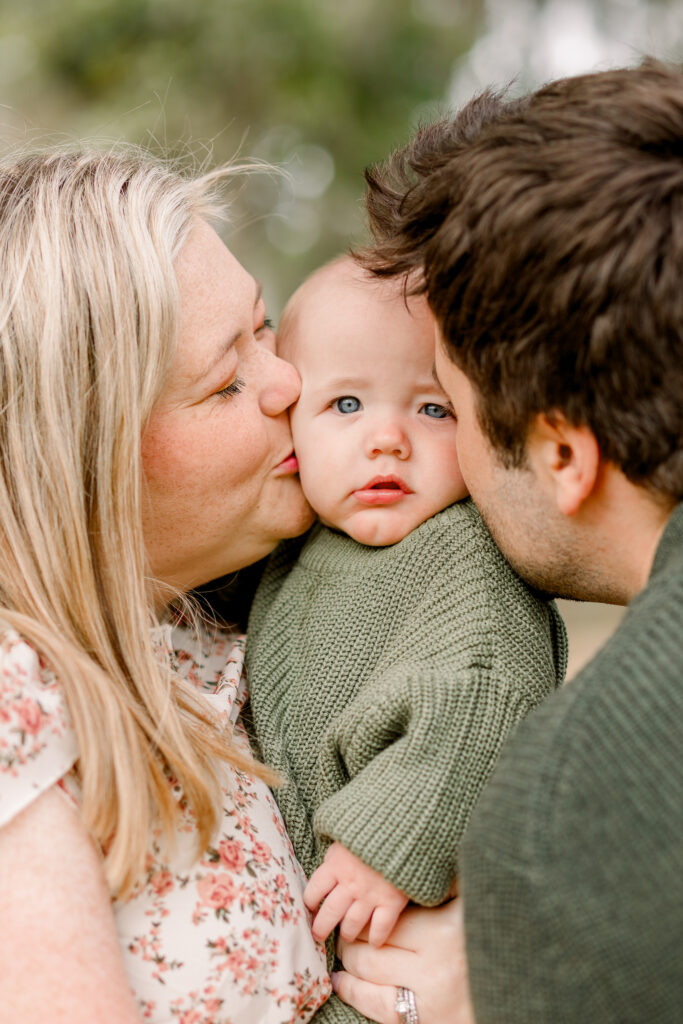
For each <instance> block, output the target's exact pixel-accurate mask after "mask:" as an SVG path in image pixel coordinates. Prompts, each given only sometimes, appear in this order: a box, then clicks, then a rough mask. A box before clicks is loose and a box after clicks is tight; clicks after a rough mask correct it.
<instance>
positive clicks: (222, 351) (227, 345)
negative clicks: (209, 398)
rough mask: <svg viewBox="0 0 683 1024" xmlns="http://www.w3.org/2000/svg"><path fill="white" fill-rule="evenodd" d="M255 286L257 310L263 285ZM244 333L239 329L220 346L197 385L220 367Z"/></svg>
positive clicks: (200, 375) (256, 284) (196, 381)
mask: <svg viewBox="0 0 683 1024" xmlns="http://www.w3.org/2000/svg"><path fill="white" fill-rule="evenodd" d="M254 284H255V286H256V292H255V295H254V308H256V306H258V304H259V302H260V301H261V296H262V295H263V285H262V283H261V282H260V281H256V280H254ZM243 333H244V331H243V329H242V328H238V330H236V331H235V332H234V334H232V335H231V336H230V337H229V338H227V339H226V340H225V341H224V342H223V344H222V345H221V346H220V348H219V349H218V351H217V352H216V355H215V356H214V358H213V359H212V360H211V362H210V363H209V364H208V366H205V367H204V369H203V370H202V371H201V373H199V374H198V375H197V378H196V380H195V383H196V384H199V383H200V382H201V381H202V380H204V378H205V377H208V376H209V375H210V374H211V372H212V371H213V370H214V369H215V368H216V367H217V366H218V364H219V363H221V362H222V361H223V360H224V359H225V357H226V355H227V354H228V352H229V351H230V349H231V348H232V346H233V345H235V344H236V343H237V342H238V341H239V339H240V338H241V337H242V334H243Z"/></svg>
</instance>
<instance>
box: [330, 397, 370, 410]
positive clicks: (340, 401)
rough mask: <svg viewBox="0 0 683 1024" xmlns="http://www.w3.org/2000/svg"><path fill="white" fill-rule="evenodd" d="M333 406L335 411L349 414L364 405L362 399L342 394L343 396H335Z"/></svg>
mask: <svg viewBox="0 0 683 1024" xmlns="http://www.w3.org/2000/svg"><path fill="white" fill-rule="evenodd" d="M332 408H333V409H334V410H335V412H341V413H343V414H344V415H349V414H350V413H353V412H359V411H360V410H361V409H362V408H363V406H362V404H361V401H360V399H359V398H356V397H355V396H354V395H342V396H341V398H335V400H334V402H332Z"/></svg>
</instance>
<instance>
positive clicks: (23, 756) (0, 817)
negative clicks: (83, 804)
mask: <svg viewBox="0 0 683 1024" xmlns="http://www.w3.org/2000/svg"><path fill="white" fill-rule="evenodd" d="M77 758H78V750H77V747H76V737H75V734H74V732H73V729H72V726H71V722H70V719H69V715H68V711H67V708H66V703H65V701H64V695H63V693H62V689H61V687H60V685H59V683H58V682H57V680H56V679H55V678H54V675H53V674H52V673H51V672H50V671H49V670H48V669H47V668H45V666H43V665H42V664H41V662H40V659H39V657H38V654H37V653H36V652H35V651H34V650H33V648H31V647H29V645H28V644H27V643H25V642H24V641H23V640H22V639H21V638H20V637H19V636H18V635H17V634H16V633H13V632H8V633H6V634H5V636H4V637H3V639H2V641H0V784H1V785H0V826H2V825H5V824H6V823H7V822H9V821H11V820H12V818H14V817H15V816H16V815H17V814H19V813H20V811H22V810H24V808H25V807H28V805H29V804H30V803H31V802H32V801H33V800H35V799H36V798H37V797H38V796H40V794H41V793H43V792H45V791H46V790H48V789H49V788H50V786H52V785H54V783H56V782H58V781H59V780H60V779H61V778H62V777H63V776H64V775H66V774H67V773H68V772H69V771H70V769H71V768H72V767H73V765H74V762H75V761H76V760H77Z"/></svg>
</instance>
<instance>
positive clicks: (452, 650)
mask: <svg viewBox="0 0 683 1024" xmlns="http://www.w3.org/2000/svg"><path fill="white" fill-rule="evenodd" d="M565 662H566V641H565V632H564V626H563V624H562V620H561V618H560V616H559V614H558V612H557V611H556V609H555V606H554V604H552V603H551V602H546V601H542V600H539V598H538V597H536V596H535V595H534V594H533V593H532V592H531V591H530V590H529V588H528V587H527V586H526V585H525V584H524V583H522V581H521V580H520V579H519V578H518V577H517V576H516V575H515V573H514V572H513V570H512V569H511V568H510V566H509V565H508V563H507V562H506V561H505V559H504V558H503V556H502V555H501V554H500V552H499V551H498V548H497V547H496V545H495V544H494V542H493V540H492V539H491V536H490V534H489V533H488V530H487V529H486V527H485V526H484V524H483V522H482V520H481V518H480V516H479V514H478V512H477V511H476V509H475V507H474V505H473V504H472V503H471V502H469V501H467V502H462V503H460V504H458V505H453V506H451V507H450V508H448V509H446V510H445V511H444V512H441V513H439V514H438V515H436V516H434V517H432V518H431V519H429V520H427V522H425V523H423V524H422V526H420V527H418V529H416V530H414V531H413V532H412V533H411V534H409V535H408V536H407V537H406V538H405V539H404V540H402V541H400V542H399V543H398V544H395V545H393V546H391V547H387V548H371V547H364V546H362V545H360V544H357V543H356V542H355V541H353V540H351V539H350V538H349V537H347V536H345V535H342V534H338V533H335V532H333V531H332V530H329V529H327V528H326V527H323V526H320V525H317V526H315V527H314V528H313V530H312V531H311V532H310V534H309V535H308V536H307V538H304V539H303V540H301V539H299V540H296V541H288V542H286V543H285V544H283V545H281V547H280V548H279V549H278V550H277V551H276V552H275V554H274V555H273V556H272V558H271V560H270V562H269V564H268V567H267V569H266V572H265V575H264V577H263V580H262V582H261V585H260V587H259V589H258V592H257V594H256V598H255V600H254V604H253V607H252V612H251V616H250V620H249V629H248V635H247V678H248V687H249V692H250V697H251V713H252V715H253V729H254V732H255V736H256V740H257V745H258V747H259V748H260V752H261V754H262V756H263V758H264V759H265V761H266V762H267V763H268V764H270V765H272V766H273V767H274V768H276V769H277V770H278V771H279V772H280V773H281V775H282V776H283V778H284V779H285V780H286V783H285V785H284V786H282V787H281V788H280V789H279V790H277V792H276V796H277V800H278V803H279V805H280V809H281V811H282V814H283V818H284V821H285V824H286V826H287V831H288V832H289V835H290V837H291V839H292V842H293V844H294V849H295V851H296V854H297V856H298V858H299V860H300V862H301V864H302V866H303V868H304V870H305V871H306V873H307V875H310V874H311V872H312V871H313V870H314V869H315V868H316V867H317V866H318V865H319V864H320V862H321V860H322V858H323V856H324V853H325V850H326V849H327V846H328V845H329V843H330V842H331V841H333V840H336V841H338V842H340V843H342V844H343V845H344V846H345V847H346V848H347V849H349V850H350V851H351V852H352V853H354V854H356V856H358V857H360V858H361V859H362V860H363V861H364V862H365V863H366V864H369V865H370V867H372V868H374V869H375V870H376V871H379V872H380V873H381V874H382V875H383V876H384V877H385V878H386V879H388V880H389V881H390V882H391V883H392V884H393V885H395V886H396V887H397V888H398V889H400V890H402V891H403V892H404V893H406V894H407V895H408V896H409V897H410V898H411V899H412V900H414V901H416V902H418V903H421V904H424V905H433V904H438V903H440V902H441V901H443V900H444V899H445V898H446V896H447V894H448V890H449V887H450V885H451V883H452V881H453V878H454V876H455V875H456V873H457V870H458V848H459V844H460V840H461V838H462V835H463V832H464V831H465V827H466V825H467V822H468V820H469V817H470V814H471V812H472V809H473V807H474V804H475V802H476V800H477V798H478V796H479V793H480V791H481V789H482V787H483V785H484V783H485V782H486V780H487V779H488V777H489V775H490V773H491V771H492V769H493V765H494V763H495V761H496V759H497V757H498V754H499V752H500V749H501V746H502V745H503V742H504V740H505V738H506V736H507V734H508V733H509V731H510V730H511V729H512V728H513V726H514V725H515V724H516V723H517V722H518V721H519V720H520V719H521V718H523V717H524V716H525V715H526V714H527V713H528V712H529V711H530V710H531V709H532V708H533V707H535V706H536V705H537V704H539V703H540V702H541V701H543V700H544V698H545V697H547V696H548V694H549V693H551V691H553V690H554V689H555V688H556V687H557V686H558V684H559V683H560V682H561V680H562V678H563V675H564V669H565ZM316 1019H320V1020H326V1021H332V1020H335V1021H342V1020H345V1021H349V1020H358V1019H360V1018H359V1016H358V1015H357V1014H356V1013H355V1011H352V1010H350V1009H349V1008H348V1007H345V1006H344V1005H343V1004H341V1003H340V1002H339V1000H337V999H336V998H334V997H333V999H332V1000H330V1003H328V1004H326V1006H325V1007H323V1009H322V1010H321V1011H320V1012H319V1014H318V1017H317V1018H316Z"/></svg>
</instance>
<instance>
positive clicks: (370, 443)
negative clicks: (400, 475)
mask: <svg viewBox="0 0 683 1024" xmlns="http://www.w3.org/2000/svg"><path fill="white" fill-rule="evenodd" d="M366 455H367V456H368V457H369V458H371V459H375V458H377V456H378V455H395V456H396V457H397V458H399V459H407V458H408V457H409V456H410V440H409V439H408V435H407V434H406V432H405V430H404V429H403V427H402V426H401V424H400V423H399V422H398V421H396V420H393V421H392V420H383V421H382V422H380V423H377V424H376V425H375V426H374V428H373V429H371V430H370V432H369V433H368V437H367V441H366Z"/></svg>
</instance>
